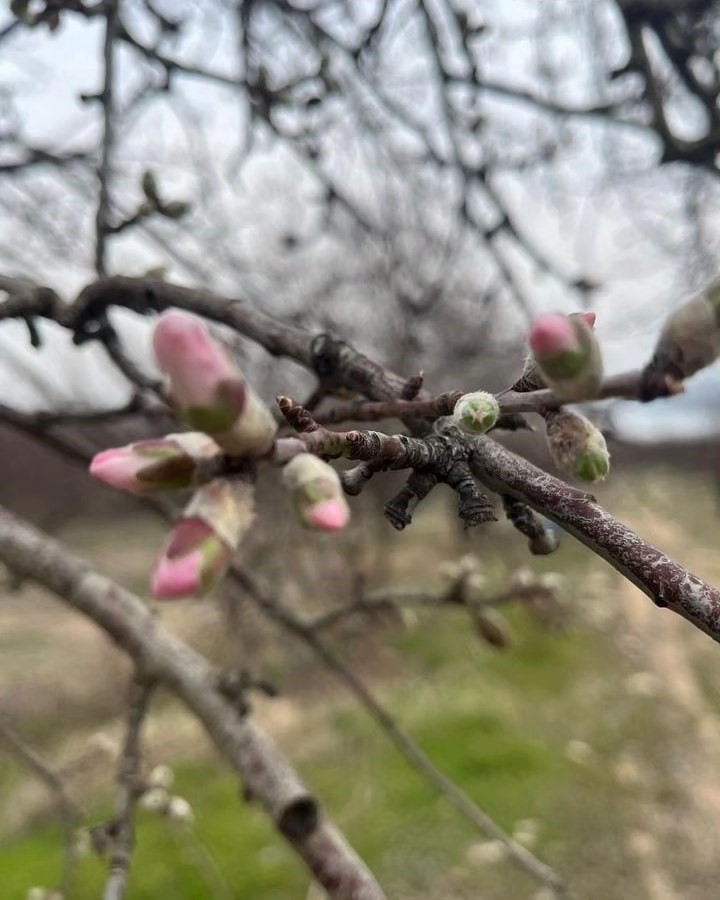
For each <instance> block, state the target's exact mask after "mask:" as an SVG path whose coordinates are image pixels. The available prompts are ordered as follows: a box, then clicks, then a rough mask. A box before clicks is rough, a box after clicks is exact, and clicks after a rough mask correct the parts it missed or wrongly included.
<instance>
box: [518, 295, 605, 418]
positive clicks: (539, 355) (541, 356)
mask: <svg viewBox="0 0 720 900" xmlns="http://www.w3.org/2000/svg"><path fill="white" fill-rule="evenodd" d="M530 348H531V350H532V352H533V356H534V357H535V360H536V362H537V365H538V369H539V370H540V374H541V376H542V378H543V380H544V382H545V383H546V385H547V386H548V387H549V388H552V390H553V391H554V392H555V394H556V395H557V396H558V397H559V398H560V399H561V400H584V399H588V398H590V397H594V396H595V395H596V394H597V393H598V391H599V389H600V385H601V384H602V375H603V370H602V356H601V353H600V345H599V344H598V342H597V339H596V337H595V335H594V333H593V329H592V326H591V325H589V324H588V321H587V320H586V319H585V318H583V316H582V315H574V316H563V315H560V314H557V313H550V314H548V315H545V316H540V318H539V319H537V321H536V322H535V324H534V325H533V327H532V329H531V331H530Z"/></svg>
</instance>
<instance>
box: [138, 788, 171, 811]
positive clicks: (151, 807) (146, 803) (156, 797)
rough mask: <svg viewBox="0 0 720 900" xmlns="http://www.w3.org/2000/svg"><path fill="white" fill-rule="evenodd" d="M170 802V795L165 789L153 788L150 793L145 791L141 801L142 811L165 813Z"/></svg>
mask: <svg viewBox="0 0 720 900" xmlns="http://www.w3.org/2000/svg"><path fill="white" fill-rule="evenodd" d="M169 802H170V795H169V794H168V792H167V791H166V790H165V788H161V787H155V788H151V789H150V790H149V791H145V793H144V794H143V795H142V797H141V798H140V800H139V804H140V806H141V807H142V809H146V810H148V812H156V813H160V812H161V813H164V812H165V811H166V810H167V808H168V804H169Z"/></svg>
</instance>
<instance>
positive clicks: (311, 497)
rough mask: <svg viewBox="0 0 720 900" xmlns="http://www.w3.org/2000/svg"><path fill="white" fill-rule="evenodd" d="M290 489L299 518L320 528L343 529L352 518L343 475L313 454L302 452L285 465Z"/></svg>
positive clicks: (285, 483) (284, 475)
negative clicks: (342, 478)
mask: <svg viewBox="0 0 720 900" xmlns="http://www.w3.org/2000/svg"><path fill="white" fill-rule="evenodd" d="M283 483H284V485H285V487H286V488H287V490H288V492H289V494H290V498H291V500H292V502H293V505H294V507H295V510H296V512H297V514H298V516H299V517H300V521H301V522H302V523H303V525H305V526H306V527H307V528H314V529H317V530H319V531H340V530H341V529H342V528H344V527H345V526H346V525H347V523H348V520H349V518H350V509H349V507H348V504H347V500H346V499H345V494H344V493H343V489H342V485H341V483H340V476H339V475H338V473H337V472H336V471H335V469H333V467H332V466H330V465H328V463H326V462H323V460H321V459H320V458H319V457H317V456H314V455H313V454H312V453H299V454H298V455H297V456H294V457H293V458H292V459H291V460H290V462H289V463H287V465H286V466H285V467H284V468H283Z"/></svg>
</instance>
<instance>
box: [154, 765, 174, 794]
mask: <svg viewBox="0 0 720 900" xmlns="http://www.w3.org/2000/svg"><path fill="white" fill-rule="evenodd" d="M174 781H175V773H174V772H173V770H172V769H171V768H170V766H155V768H154V769H151V771H150V774H149V775H148V777H147V783H148V786H149V787H151V788H164V789H165V790H166V791H169V790H170V788H171V787H172V786H173V782H174Z"/></svg>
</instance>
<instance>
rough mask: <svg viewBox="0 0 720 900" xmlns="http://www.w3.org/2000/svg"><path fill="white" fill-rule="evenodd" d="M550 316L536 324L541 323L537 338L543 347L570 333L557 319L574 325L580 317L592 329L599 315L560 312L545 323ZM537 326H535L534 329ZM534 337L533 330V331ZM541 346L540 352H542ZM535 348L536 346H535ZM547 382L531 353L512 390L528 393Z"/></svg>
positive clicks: (544, 385) (540, 387)
mask: <svg viewBox="0 0 720 900" xmlns="http://www.w3.org/2000/svg"><path fill="white" fill-rule="evenodd" d="M546 318H548V317H547V316H543V317H541V319H540V320H538V322H536V326H537V325H538V323H539V324H540V329H539V332H538V334H537V340H538V343H539V345H540V348H542V346H543V344H545V346H546V347H547V343H548V341H549V342H550V343H551V344H552V343H553V342H557V340H559V339H560V336H561V335H562V334H565V335H569V331H568V330H567V328H566V327H564V326H560V327H558V326H557V325H556V324H555V321H554V320H556V319H565V320H566V321H567V322H568V323H570V325H571V326H572V322H573V320H575V319H579V320H580V321H581V322H584V323H585V325H587V326H588V327H589V328H590V329H593V328H594V327H595V321H596V319H597V316H596V315H595V313H594V312H582V313H570V314H569V315H567V316H561V315H559V314H553V315H551V316H550V317H549V318H550V319H552V320H553V321H552V322H550V323H545V322H543V321H542V320H543V319H546ZM534 330H535V327H534V328H533V331H534ZM531 339H532V332H531ZM540 348H539V351H538V352H542V351H541V349H540ZM533 349H534V348H533ZM547 386H548V385H547V382H546V381H545V379H544V378H543V375H542V373H541V371H540V367H539V366H538V362H537V360H536V358H535V356H534V355H533V354H532V353H531V354H530V355H529V356H528V357H527V359H526V360H525V365H524V367H523V372H522V375H521V376H520V378H518V380H517V381H516V382H515V383H514V384H513V385H512V387H511V390H513V391H517V392H518V393H527V392H528V391H539V390H541V389H542V388H545V387H547Z"/></svg>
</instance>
